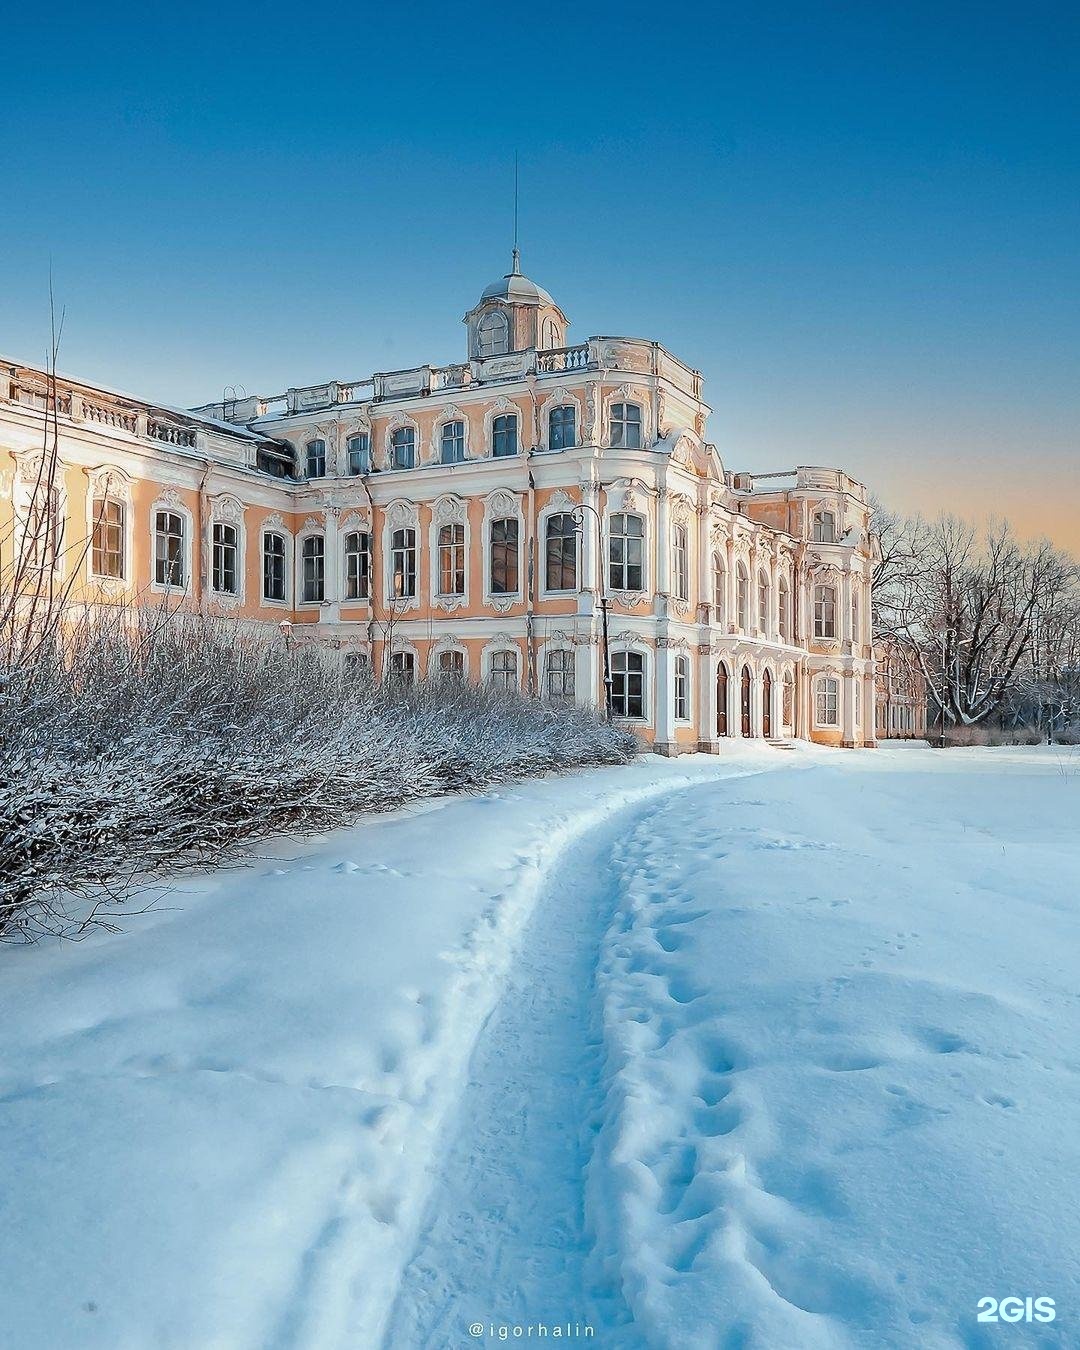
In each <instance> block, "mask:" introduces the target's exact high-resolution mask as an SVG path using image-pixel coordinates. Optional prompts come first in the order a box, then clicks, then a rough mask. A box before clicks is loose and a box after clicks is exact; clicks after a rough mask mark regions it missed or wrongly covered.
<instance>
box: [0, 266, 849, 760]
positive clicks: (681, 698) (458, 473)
mask: <svg viewBox="0 0 1080 1350" xmlns="http://www.w3.org/2000/svg"><path fill="white" fill-rule="evenodd" d="M465 324H466V328H467V333H468V350H467V359H466V360H464V361H462V362H461V363H460V364H456V365H451V366H418V367H415V368H412V369H409V370H399V371H392V372H385V373H379V374H375V375H374V376H372V377H371V378H369V379H366V380H361V381H330V382H328V383H326V384H323V385H318V386H313V387H305V388H296V389H290V390H288V391H287V392H286V393H285V394H282V395H278V396H274V397H265V398H264V397H249V398H243V399H235V400H231V401H229V400H227V401H226V402H225V403H224V404H222V403H217V404H208V405H206V406H204V407H202V408H199V409H196V410H193V411H179V410H175V409H167V408H163V407H159V406H157V405H154V404H151V403H147V402H144V401H141V400H137V399H132V398H129V397H126V396H122V395H118V394H113V393H110V392H108V391H104V390H101V389H96V388H93V387H91V386H89V385H86V384H82V383H80V382H78V381H74V380H68V379H64V378H62V377H61V378H59V379H58V382H57V406H58V410H59V411H58V417H57V424H58V430H59V439H58V446H59V458H60V463H61V466H62V469H61V473H60V476H59V479H58V484H57V489H58V490H57V494H56V501H55V503H54V508H53V509H55V511H56V513H57V515H58V517H59V518H62V519H63V521H64V525H63V533H64V539H65V541H66V545H65V547H63V548H58V549H57V550H56V556H55V558H54V560H53V561H54V563H55V566H56V568H57V571H58V572H62V571H63V569H64V568H65V566H74V565H77V566H79V567H80V568H81V570H82V572H83V573H84V575H83V576H81V577H80V578H79V579H78V580H79V585H80V588H81V589H82V590H84V591H85V592H86V593H88V594H91V595H97V596H102V597H105V598H115V597H119V596H136V595H139V596H143V597H146V598H148V599H152V600H158V599H162V600H164V601H165V602H166V603H172V602H177V603H182V604H190V605H194V606H199V607H203V608H206V609H208V610H211V611H215V612H222V613H227V614H233V615H236V616H238V617H240V618H242V619H245V620H250V621H252V622H255V623H261V624H265V625H270V626H272V627H273V628H274V629H276V630H278V631H280V633H281V635H282V637H281V640H283V641H290V642H318V643H320V644H325V645H326V646H328V647H329V648H330V649H332V650H334V651H336V652H337V653H339V654H340V659H341V661H342V662H343V663H344V664H345V665H346V666H347V667H356V666H359V665H370V666H371V667H372V668H373V669H374V670H375V671H377V672H379V673H394V674H395V675H396V676H397V677H398V678H401V679H410V678H417V677H420V676H424V675H435V676H440V677H446V678H464V679H469V680H480V679H482V680H489V681H492V682H494V683H495V684H498V685H503V686H506V687H511V686H512V687H521V688H525V689H528V690H532V691H535V692H538V693H541V694H543V695H544V696H545V697H548V698H551V699H553V700H558V699H574V700H577V701H579V702H594V703H604V702H605V701H606V700H610V705H611V708H612V713H613V716H615V717H617V718H618V719H620V720H622V721H625V722H627V723H628V724H629V725H631V726H633V727H634V729H635V730H636V731H637V732H638V734H639V735H640V736H641V738H642V739H643V740H644V741H646V742H648V743H649V744H651V745H652V746H653V747H654V748H655V749H656V750H658V751H660V752H661V753H665V754H677V753H680V752H683V751H688V750H706V751H713V752H716V751H719V750H720V749H721V747H722V745H723V743H724V741H725V740H727V739H728V738H731V737H739V736H756V737H766V738H769V739H775V740H780V739H785V738H790V737H801V738H806V739H810V740H814V741H819V742H822V743H826V744H835V745H845V746H863V745H867V746H868V745H873V744H874V734H875V692H874V675H875V662H874V651H873V647H872V639H871V631H870V623H871V606H870V577H871V574H872V556H871V542H870V539H869V535H868V503H867V494H866V490H865V488H863V486H862V485H861V484H859V483H857V482H855V481H854V480H853V479H851V478H850V477H848V476H847V475H846V474H845V473H843V472H842V471H841V470H839V469H833V468H816V467H800V468H797V469H794V470H791V471H790V472H785V473H779V474H766V475H751V474H745V473H732V472H731V471H729V470H728V469H726V468H725V466H724V464H723V462H722V460H721V457H720V455H719V453H718V451H717V449H716V447H715V446H714V445H711V444H710V443H709V442H708V441H707V439H706V422H707V418H708V414H709V408H708V406H707V405H706V404H705V402H704V401H703V398H702V378H701V376H700V374H699V373H698V372H697V371H695V370H693V369H691V368H690V367H688V366H686V365H684V364H683V363H682V362H681V361H680V360H678V359H677V358H676V357H674V356H673V355H671V354H670V353H669V352H667V351H666V350H665V349H664V348H663V347H662V346H660V344H659V343H656V342H653V341H648V340H643V339H635V338H623V337H593V338H589V339H588V340H587V341H585V342H581V343H578V344H568V342H567V326H568V324H567V319H566V316H565V315H564V313H563V311H562V310H561V308H560V307H559V305H558V304H556V302H555V301H554V300H553V299H552V297H551V296H550V295H549V294H548V293H547V292H546V291H544V290H543V289H542V288H540V287H539V286H536V285H535V284H534V283H533V282H531V281H530V280H529V279H528V278H527V277H525V276H524V275H523V274H522V273H521V270H520V266H519V262H518V257H517V253H516V251H515V255H514V260H513V265H512V268H511V271H510V272H509V273H508V274H507V275H506V276H505V277H503V278H502V279H500V280H499V281H497V282H495V283H493V284H492V285H491V286H489V287H488V288H487V289H486V290H485V291H484V292H483V295H482V296H481V298H480V300H479V301H478V302H477V304H476V305H475V306H473V308H472V309H470V310H469V312H468V313H467V314H466V315H465ZM47 394H48V391H47V386H46V378H45V375H44V373H43V372H42V371H40V370H35V369H33V368H30V367H26V366H22V365H19V364H18V363H15V362H9V361H5V360H3V359H0V513H2V512H3V511H4V510H6V511H7V513H8V520H9V522H10V521H14V524H15V528H16V529H17V528H18V523H19V520H20V517H21V514H24V513H25V512H26V510H27V509H28V508H27V503H28V501H29V494H30V493H31V491H32V485H33V482H34V480H35V473H36V465H37V464H38V463H39V462H40V458H41V454H42V445H43V422H44V411H43V409H44V408H45V406H46V404H47V402H48V397H47ZM3 524H4V520H3V516H2V514H0V536H2V535H3V533H4V531H3ZM79 540H86V541H91V540H92V545H91V544H90V543H89V542H88V543H87V545H86V546H84V548H83V549H82V550H81V551H79V550H77V549H74V548H72V545H73V544H75V543H76V542H77V541H79ZM73 558H77V560H78V561H77V563H75V562H73V561H72V559H73ZM2 562H3V559H2V558H0V565H2ZM605 611H606V613H605ZM605 629H606V641H605ZM609 691H610V692H609Z"/></svg>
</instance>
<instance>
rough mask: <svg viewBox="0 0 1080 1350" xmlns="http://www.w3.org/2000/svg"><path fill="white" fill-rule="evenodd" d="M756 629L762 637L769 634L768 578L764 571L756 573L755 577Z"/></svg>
mask: <svg viewBox="0 0 1080 1350" xmlns="http://www.w3.org/2000/svg"><path fill="white" fill-rule="evenodd" d="M757 597H758V599H757V608H758V614H757V618H758V631H759V632H760V633H761V636H762V637H768V636H769V578H768V575H767V574H766V573H765V572H759V573H758V579H757Z"/></svg>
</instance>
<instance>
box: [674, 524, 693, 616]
mask: <svg viewBox="0 0 1080 1350" xmlns="http://www.w3.org/2000/svg"><path fill="white" fill-rule="evenodd" d="M671 555H672V557H671V561H672V572H673V573H674V575H673V577H672V581H673V582H674V585H675V598H676V600H689V598H690V558H689V545H688V543H687V532H686V526H685V525H676V526H675V527H674V528H673V529H672V531H671Z"/></svg>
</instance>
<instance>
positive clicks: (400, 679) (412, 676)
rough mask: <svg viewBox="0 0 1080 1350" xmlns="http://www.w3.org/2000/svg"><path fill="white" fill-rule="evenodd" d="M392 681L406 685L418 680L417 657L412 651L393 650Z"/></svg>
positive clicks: (391, 663) (391, 656) (391, 662)
mask: <svg viewBox="0 0 1080 1350" xmlns="http://www.w3.org/2000/svg"><path fill="white" fill-rule="evenodd" d="M390 682H391V683H392V684H400V685H404V686H408V685H410V684H414V683H415V682H416V657H415V655H414V654H413V653H412V652H391V654H390Z"/></svg>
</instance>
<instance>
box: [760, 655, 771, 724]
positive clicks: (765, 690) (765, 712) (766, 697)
mask: <svg viewBox="0 0 1080 1350" xmlns="http://www.w3.org/2000/svg"><path fill="white" fill-rule="evenodd" d="M761 734H762V735H763V736H765V737H769V736H771V735H772V673H771V672H770V671H768V670H767V671H766V672H765V674H764V675H763V676H762V677H761Z"/></svg>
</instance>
